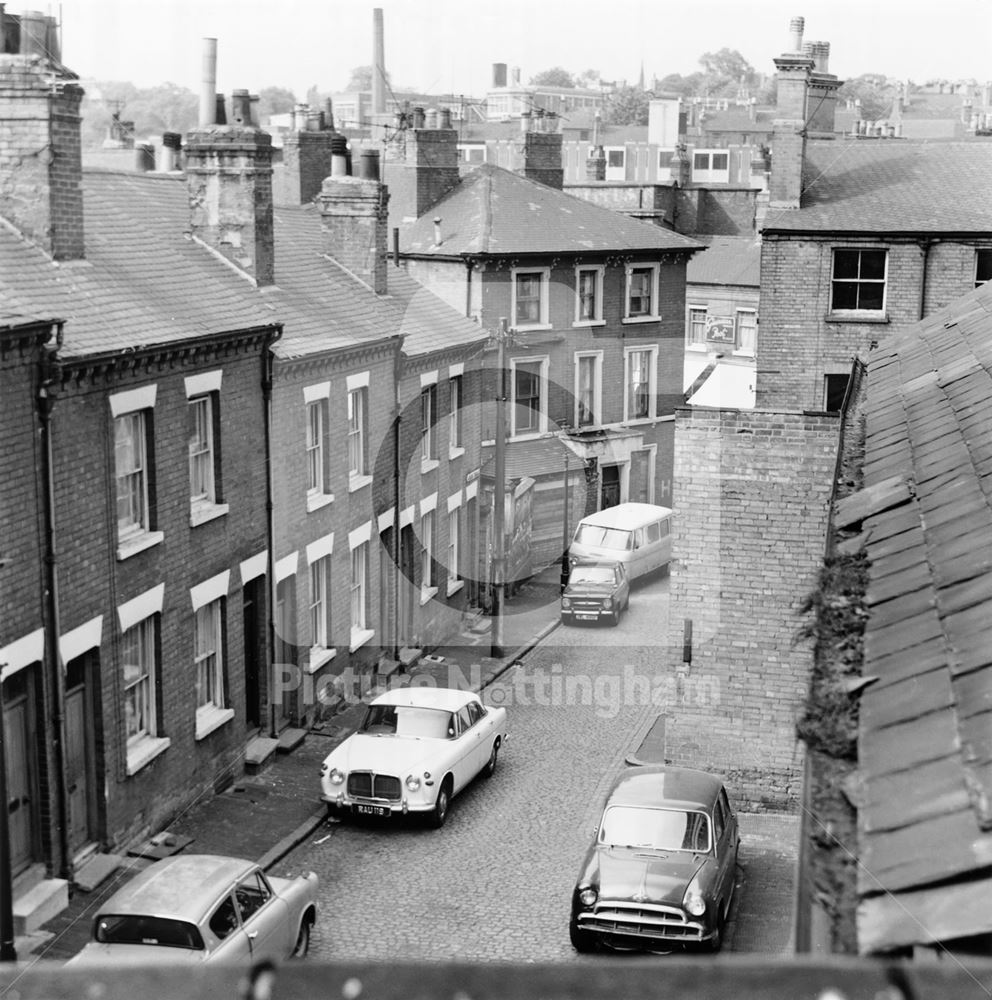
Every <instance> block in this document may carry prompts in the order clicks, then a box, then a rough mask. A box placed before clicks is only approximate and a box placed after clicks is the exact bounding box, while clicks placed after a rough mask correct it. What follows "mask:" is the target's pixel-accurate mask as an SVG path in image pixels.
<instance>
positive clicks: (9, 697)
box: [2, 667, 38, 878]
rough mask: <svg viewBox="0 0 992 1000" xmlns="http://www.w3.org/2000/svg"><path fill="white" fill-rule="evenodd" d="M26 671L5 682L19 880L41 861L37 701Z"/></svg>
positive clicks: (11, 821) (10, 815) (10, 807)
mask: <svg viewBox="0 0 992 1000" xmlns="http://www.w3.org/2000/svg"><path fill="white" fill-rule="evenodd" d="M34 669H35V668H34V667H25V668H24V669H22V670H19V671H17V673H15V674H14V675H13V676H11V677H9V678H8V679H7V680H6V681H4V682H3V731H4V734H5V749H6V752H7V753H6V756H7V801H6V802H5V803H2V806H3V808H5V809H6V810H7V828H8V832H9V835H10V867H11V874H12V875H13V876H14V877H15V878H16V877H17V876H18V875H19V874H20V873H21V872H22V871H24V870H25V869H26V868H28V867H29V866H30V865H31V863H32V862H33V861H34V860H35V859H36V857H37V844H38V819H37V816H38V785H37V781H38V769H37V766H36V764H37V761H36V759H35V753H34V749H35V731H34V697H33V694H34V692H33V690H32V688H33V685H32V684H31V672H32V671H33V670H34Z"/></svg>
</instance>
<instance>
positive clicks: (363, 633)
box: [348, 628, 375, 653]
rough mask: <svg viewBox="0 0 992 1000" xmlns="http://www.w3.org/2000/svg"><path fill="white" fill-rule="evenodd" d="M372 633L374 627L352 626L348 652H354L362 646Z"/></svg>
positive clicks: (373, 632) (373, 633)
mask: <svg viewBox="0 0 992 1000" xmlns="http://www.w3.org/2000/svg"><path fill="white" fill-rule="evenodd" d="M374 635H375V630H374V629H370V628H353V629H352V630H351V645H349V646H348V652H349V653H354V652H355V650H356V649H358V648H360V647H361V646H364V645H365V644H366V643H367V642H368V641H369V639H371V638H372V636H374Z"/></svg>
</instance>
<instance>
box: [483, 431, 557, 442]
mask: <svg viewBox="0 0 992 1000" xmlns="http://www.w3.org/2000/svg"><path fill="white" fill-rule="evenodd" d="M543 437H547V433H546V432H545V431H524V432H523V433H522V434H511V435H510V436H509V437H508V438H507V441H538V440H540V439H541V438H543ZM493 443H494V444H495V442H493Z"/></svg>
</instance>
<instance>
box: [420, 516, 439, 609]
mask: <svg viewBox="0 0 992 1000" xmlns="http://www.w3.org/2000/svg"><path fill="white" fill-rule="evenodd" d="M436 523H437V517H436V512H435V510H434V508H433V507H432V508H431V509H430V510H425V511H422V512H421V515H420V546H421V548H420V603H421V604H426V603H427V602H428V601H429V600H430V599H431V598H432V597H433V596H434V595H435V594H436V593H437V580H436V579H435V578H434V536H435V526H436Z"/></svg>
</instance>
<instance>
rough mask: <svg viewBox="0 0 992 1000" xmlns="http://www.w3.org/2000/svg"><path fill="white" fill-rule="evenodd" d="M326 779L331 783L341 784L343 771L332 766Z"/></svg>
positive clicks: (342, 782)
mask: <svg viewBox="0 0 992 1000" xmlns="http://www.w3.org/2000/svg"><path fill="white" fill-rule="evenodd" d="M327 780H328V781H329V782H330V783H331V784H332V785H343V784H344V771H339V770H338V769H337V768H336V767H332V768H331V770H330V772H329V773H328V775H327Z"/></svg>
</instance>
